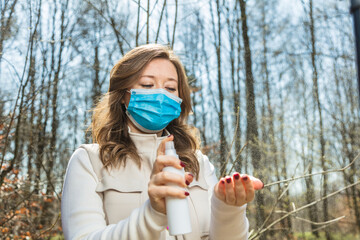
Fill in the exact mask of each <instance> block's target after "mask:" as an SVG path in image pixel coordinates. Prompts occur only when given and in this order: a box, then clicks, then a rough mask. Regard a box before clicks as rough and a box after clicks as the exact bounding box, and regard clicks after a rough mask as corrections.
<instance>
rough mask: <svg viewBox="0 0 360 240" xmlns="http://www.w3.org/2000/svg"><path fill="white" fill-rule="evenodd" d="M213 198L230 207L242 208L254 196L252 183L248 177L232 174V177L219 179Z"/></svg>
mask: <svg viewBox="0 0 360 240" xmlns="http://www.w3.org/2000/svg"><path fill="white" fill-rule="evenodd" d="M214 193H215V196H216V197H217V198H218V199H220V200H222V201H223V202H225V203H226V204H228V205H232V206H242V205H244V204H246V203H248V202H251V201H252V200H253V199H254V196H255V189H254V186H253V183H252V181H251V179H250V177H249V176H248V175H242V176H241V177H240V174H239V173H237V172H236V173H234V174H233V176H232V177H230V176H226V177H224V178H221V179H220V180H219V182H218V183H217V184H216V185H215V188H214Z"/></svg>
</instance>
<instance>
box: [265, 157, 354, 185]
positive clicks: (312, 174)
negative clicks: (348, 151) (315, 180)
mask: <svg viewBox="0 0 360 240" xmlns="http://www.w3.org/2000/svg"><path fill="white" fill-rule="evenodd" d="M359 157H360V153H359V154H358V155H357V156H356V157H355V158H354V160H352V161H351V163H349V164H348V165H347V166H345V167H343V168H340V169H334V170H328V171H323V172H317V173H311V174H306V175H303V176H298V177H292V178H288V179H285V180H281V181H276V182H272V183H268V184H265V185H264V187H270V186H272V185H276V184H279V183H286V182H291V181H295V180H298V179H301V178H306V177H311V176H315V175H322V174H328V173H334V172H343V171H345V170H346V169H348V168H349V167H350V166H351V165H352V164H354V162H355V161H356V160H358V159H359Z"/></svg>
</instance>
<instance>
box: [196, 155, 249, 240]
mask: <svg viewBox="0 0 360 240" xmlns="http://www.w3.org/2000/svg"><path fill="white" fill-rule="evenodd" d="M202 158H203V161H204V175H205V179H206V182H207V184H208V185H209V192H208V193H209V201H210V206H211V219H210V239H211V240H224V239H226V240H233V239H234V240H235V239H236V240H245V239H248V231H249V222H248V219H247V217H246V204H245V205H243V206H241V207H237V206H230V205H228V204H226V203H224V202H223V201H221V200H220V199H218V198H217V197H216V196H215V194H213V191H214V186H215V185H216V184H217V182H218V179H217V177H216V175H215V169H214V166H213V165H212V164H211V163H210V161H209V159H208V157H207V156H205V155H202Z"/></svg>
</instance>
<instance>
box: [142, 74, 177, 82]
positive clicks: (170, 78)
mask: <svg viewBox="0 0 360 240" xmlns="http://www.w3.org/2000/svg"><path fill="white" fill-rule="evenodd" d="M142 77H147V78H155V76H154V75H141V77H140V78H142ZM167 79H168V80H170V81H175V82H177V81H178V80H177V79H176V78H173V77H168V78H167Z"/></svg>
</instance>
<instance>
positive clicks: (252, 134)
mask: <svg viewBox="0 0 360 240" xmlns="http://www.w3.org/2000/svg"><path fill="white" fill-rule="evenodd" d="M239 1H240V11H241V19H242V36H243V41H244V48H245V54H244V60H245V71H246V80H245V87H246V113H247V115H246V121H247V126H246V140H247V142H248V143H249V144H250V153H251V161H252V165H253V167H254V175H255V176H257V177H259V178H263V177H264V176H263V173H262V172H261V171H260V170H259V169H262V168H263V167H264V166H262V163H261V154H260V149H259V143H258V126H257V117H256V107H255V90H254V77H253V74H252V69H251V68H252V62H251V51H250V40H249V36H248V28H247V22H246V6H245V5H246V3H245V1H244V0H239ZM255 199H256V205H257V209H258V211H257V216H256V225H257V226H258V227H260V226H261V225H262V223H263V222H264V221H265V211H264V210H265V209H264V208H265V203H264V194H263V193H262V192H258V193H257V194H256V197H255ZM260 239H261V240H262V239H266V233H264V234H263V235H261V236H260Z"/></svg>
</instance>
